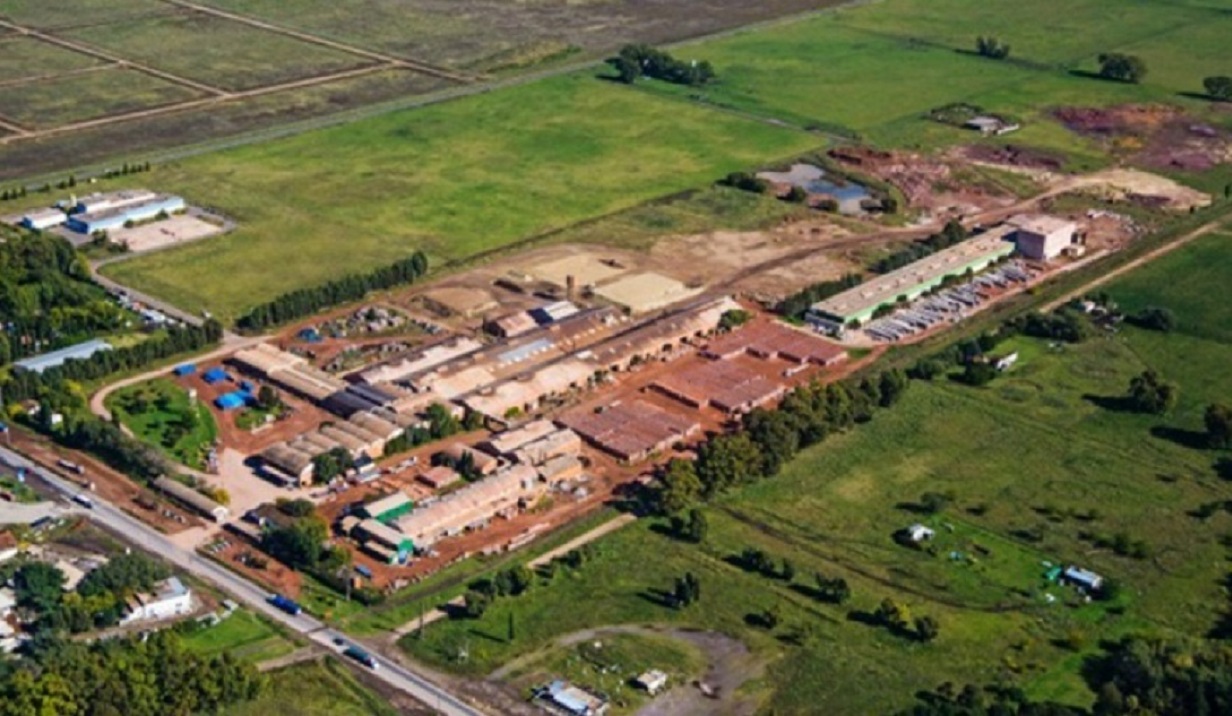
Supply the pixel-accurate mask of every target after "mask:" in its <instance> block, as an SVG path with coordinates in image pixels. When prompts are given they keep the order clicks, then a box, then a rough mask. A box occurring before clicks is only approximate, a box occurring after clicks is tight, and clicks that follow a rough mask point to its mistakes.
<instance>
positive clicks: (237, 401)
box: [214, 391, 248, 410]
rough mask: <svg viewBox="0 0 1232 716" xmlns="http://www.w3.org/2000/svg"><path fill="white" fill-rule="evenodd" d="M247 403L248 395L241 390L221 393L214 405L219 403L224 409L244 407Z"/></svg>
mask: <svg viewBox="0 0 1232 716" xmlns="http://www.w3.org/2000/svg"><path fill="white" fill-rule="evenodd" d="M247 403H248V397H247V395H246V394H245V393H241V392H239V391H236V392H234V393H227V394H225V395H220V396H218V398H217V399H216V400H215V401H214V405H217V406H218V407H219V408H220V409H222V410H235V409H236V408H242V407H244V406H245V405H246V404H247Z"/></svg>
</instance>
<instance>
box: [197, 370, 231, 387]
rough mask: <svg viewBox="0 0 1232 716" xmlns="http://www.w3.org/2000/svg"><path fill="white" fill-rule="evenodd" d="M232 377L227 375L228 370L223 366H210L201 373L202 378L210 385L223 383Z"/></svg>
mask: <svg viewBox="0 0 1232 716" xmlns="http://www.w3.org/2000/svg"><path fill="white" fill-rule="evenodd" d="M230 377H231V376H229V375H227V371H226V370H224V369H223V368H221V367H215V368H210V369H209V370H207V371H205V372H204V373H202V374H201V380H204V381H205V382H206V383H207V384H209V385H214V384H215V383H221V382H223V381H224V380H227V379H229V378H230Z"/></svg>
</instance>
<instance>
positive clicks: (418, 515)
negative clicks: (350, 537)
mask: <svg viewBox="0 0 1232 716" xmlns="http://www.w3.org/2000/svg"><path fill="white" fill-rule="evenodd" d="M543 488H544V485H543V483H541V482H540V481H539V476H538V474H537V473H536V472H535V470H534V468H531V467H527V466H525V465H514V466H513V467H509V468H506V469H504V470H502V471H500V472H498V473H496V474H495V475H493V476H492V477H488V478H484V479H483V480H480V481H478V482H474V483H471V484H470V485H467V486H466V487H464V488H462V489H460V490H458V491H457V492H453V493H450V494H448V495H446V496H445V497H442V498H441V499H440V500H437V501H436V502H434V503H432V504H430V505H426V506H423V507H420V508H419V509H417V510H415V511H414V512H412V513H411V514H409V515H407V516H405V517H403V518H402V519H401V520H399V521H398V527H399V528H400V529H401V530H402V531H403V533H405V534H406V535H409V536H410V538H411V540H412V541H413V542H414V543H415V546H416V548H418V549H424V548H426V547H428V546H431V545H432V544H433V543H435V542H436V541H437V540H439V539H441V538H442V537H447V536H450V535H456V534H460V533H461V532H463V531H465V530H467V529H475V528H478V527H481V526H483V525H484V524H486V523H487V522H488V521H489V520H491V519H492V518H493V517H497V516H501V515H510V514H512V513H513V512H515V511H516V510H518V509H519V508H520V507H524V506H526V505H529V504H530V503H532V502H533V501H534V500H535V499H537V498H538V497H539V495H540V494H542V491H543Z"/></svg>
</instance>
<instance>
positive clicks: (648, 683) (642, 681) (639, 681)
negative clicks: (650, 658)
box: [633, 669, 667, 696]
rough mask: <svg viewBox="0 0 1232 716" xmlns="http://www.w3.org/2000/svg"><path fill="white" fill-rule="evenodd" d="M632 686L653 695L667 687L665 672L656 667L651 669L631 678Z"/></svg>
mask: <svg viewBox="0 0 1232 716" xmlns="http://www.w3.org/2000/svg"><path fill="white" fill-rule="evenodd" d="M633 684H634V686H637V687H638V688H639V689H642V690H643V691H645V692H646V693H648V694H650V695H651V696H654V695H655V694H658V693H659V692H660V691H662V690H663V689H665V688H667V674H665V673H663V672H662V671H659V670H658V669H651V670H650V671H647V672H646V673H644V674H642V675H641V676H638V677H637V678H636V679H634V680H633Z"/></svg>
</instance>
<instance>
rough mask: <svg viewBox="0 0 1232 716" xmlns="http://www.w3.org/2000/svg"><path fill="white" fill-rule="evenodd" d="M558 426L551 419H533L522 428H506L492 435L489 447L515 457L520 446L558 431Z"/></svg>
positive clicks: (498, 452) (500, 453) (504, 454)
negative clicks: (514, 454)
mask: <svg viewBox="0 0 1232 716" xmlns="http://www.w3.org/2000/svg"><path fill="white" fill-rule="evenodd" d="M556 430H557V427H556V426H555V425H553V424H552V421H550V420H533V421H531V422H529V423H527V424H525V425H523V426H522V427H520V428H515V429H513V430H506V431H505V432H503V433H498V434H496V435H493V436H492V439H490V440H489V441H488V447H489V448H491V450H492V452H494V453H496V454H497V455H500V456H502V457H513V453H514V452H515V451H517V449H518V448H520V447H522V446H523V445H526V444H527V443H531V442H534V441H536V440H539V439H540V438H544V437H547V436H548V435H551V434H552V433H554V432H556Z"/></svg>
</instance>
